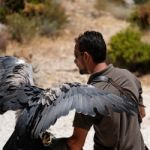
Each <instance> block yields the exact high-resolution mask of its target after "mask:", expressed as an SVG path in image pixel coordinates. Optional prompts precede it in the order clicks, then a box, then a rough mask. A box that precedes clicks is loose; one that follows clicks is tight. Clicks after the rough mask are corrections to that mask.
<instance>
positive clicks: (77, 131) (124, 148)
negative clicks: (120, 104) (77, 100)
mask: <svg viewBox="0 0 150 150" xmlns="http://www.w3.org/2000/svg"><path fill="white" fill-rule="evenodd" d="M74 55H75V61H74V62H75V64H76V65H77V67H78V68H79V71H80V74H86V73H88V74H91V76H90V78H89V80H88V84H93V85H94V86H96V87H97V88H99V89H100V90H104V91H107V92H110V93H114V94H117V95H119V96H120V95H121V92H120V90H119V88H120V87H121V89H125V91H128V94H129V95H131V97H132V98H133V100H136V101H137V102H138V103H141V104H143V101H142V96H141V94H142V88H141V84H140V82H139V81H138V79H137V78H136V77H135V76H134V75H133V74H132V73H130V72H129V71H128V70H126V69H120V68H116V67H114V66H113V65H112V64H110V65H107V63H106V44H105V41H104V39H103V37H102V35H101V33H99V32H95V31H86V32H84V33H83V34H81V35H79V37H78V38H76V39H75V50H74ZM99 76H105V77H108V78H110V79H111V80H112V81H113V83H115V85H117V86H114V85H113V84H111V83H110V82H106V81H99V82H94V80H95V79H96V78H97V77H99ZM138 115H139V116H140V117H137V116H136V115H135V116H129V115H127V114H126V113H125V112H123V113H115V112H112V111H111V110H110V114H109V115H108V116H107V117H104V116H102V115H100V114H97V116H96V117H94V118H92V117H89V116H85V115H82V114H78V113H76V114H75V118H74V122H73V126H74V132H73V135H72V136H71V137H70V138H69V139H68V141H67V143H68V146H69V149H70V150H81V149H82V148H83V146H84V142H85V139H86V136H87V134H88V131H89V130H90V127H91V126H92V125H93V126H94V130H95V135H94V150H145V146H144V141H143V138H142V135H141V132H140V124H139V122H141V119H140V118H143V117H144V116H145V111H144V108H143V107H142V106H141V107H139V113H138Z"/></svg>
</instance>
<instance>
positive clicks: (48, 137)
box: [41, 131, 54, 146]
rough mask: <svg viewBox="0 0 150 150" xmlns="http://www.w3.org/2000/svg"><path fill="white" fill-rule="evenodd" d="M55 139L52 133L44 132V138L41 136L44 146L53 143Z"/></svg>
mask: <svg viewBox="0 0 150 150" xmlns="http://www.w3.org/2000/svg"><path fill="white" fill-rule="evenodd" d="M53 138H54V135H53V134H51V133H50V132H47V131H46V132H44V133H42V136H41V140H42V143H43V145H44V146H48V145H50V144H51V143H52V140H53Z"/></svg>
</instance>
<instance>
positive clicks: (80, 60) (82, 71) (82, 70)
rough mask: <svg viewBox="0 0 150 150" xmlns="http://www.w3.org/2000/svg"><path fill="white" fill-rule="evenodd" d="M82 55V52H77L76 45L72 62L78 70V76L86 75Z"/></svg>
mask: <svg viewBox="0 0 150 150" xmlns="http://www.w3.org/2000/svg"><path fill="white" fill-rule="evenodd" d="M83 55H84V52H80V51H79V50H78V47H77V45H75V50H74V56H75V60H74V62H75V64H76V65H77V67H78V68H79V73H80V74H88V71H87V68H86V65H85V61H84V58H83Z"/></svg>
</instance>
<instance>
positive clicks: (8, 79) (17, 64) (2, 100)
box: [0, 56, 33, 114]
mask: <svg viewBox="0 0 150 150" xmlns="http://www.w3.org/2000/svg"><path fill="white" fill-rule="evenodd" d="M32 84H33V78H32V67H31V65H29V64H27V63H25V61H23V60H21V59H18V58H16V57H12V56H5V57H0V114H2V113H4V112H5V111H7V110H14V109H15V110H16V109H20V108H23V106H24V105H25V104H26V103H27V102H28V101H27V100H28V99H26V98H25V97H24V95H21V97H22V98H21V99H20V97H19V96H20V94H18V93H17V92H18V91H16V88H19V87H20V88H21V87H23V86H27V85H28V86H29V85H32ZM15 91H16V92H15ZM23 97H24V98H23Z"/></svg>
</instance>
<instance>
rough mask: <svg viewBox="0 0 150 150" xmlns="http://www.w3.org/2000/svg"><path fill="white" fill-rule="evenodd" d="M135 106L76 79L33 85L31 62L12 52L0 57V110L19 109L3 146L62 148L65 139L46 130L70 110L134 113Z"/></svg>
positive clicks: (25, 149) (10, 149) (9, 149)
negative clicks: (52, 85) (61, 82)
mask: <svg viewBox="0 0 150 150" xmlns="http://www.w3.org/2000/svg"><path fill="white" fill-rule="evenodd" d="M137 107H138V104H137V103H136V102H134V101H133V100H131V99H129V98H127V97H126V96H124V95H122V96H121V97H119V96H117V95H115V94H112V93H107V92H104V91H100V90H99V89H97V88H96V87H94V86H92V85H88V84H81V83H78V82H73V83H71V82H70V83H63V84H61V85H59V86H57V87H51V88H47V89H44V88H40V87H38V86H35V85H34V81H33V75H32V66H31V64H28V63H27V62H25V61H24V60H22V59H19V58H16V57H13V56H4V57H0V114H1V115H2V114H3V113H5V112H6V111H8V110H13V111H17V110H21V113H20V115H19V117H18V119H17V121H16V125H15V128H14V132H13V133H12V135H11V136H10V138H9V139H8V141H7V142H6V144H5V146H4V148H3V150H35V149H36V150H60V149H61V150H62V149H63V148H62V146H61V147H60V146H58V145H61V143H65V141H66V139H65V138H61V139H57V138H56V137H53V135H52V134H51V133H49V132H47V131H46V130H47V129H48V128H49V127H50V126H51V125H54V124H55V122H56V121H57V119H58V118H60V117H61V116H65V115H67V114H68V113H69V111H70V110H73V109H74V110H75V111H76V112H77V113H82V114H84V115H89V116H92V117H95V116H96V115H97V114H101V115H103V116H107V115H108V114H109V111H110V110H111V111H114V112H118V113H121V112H126V113H128V114H129V115H134V114H135V113H136V111H137ZM45 139H46V140H47V139H48V143H47V142H44V140H45ZM53 141H54V142H53ZM64 150H65V148H64Z"/></svg>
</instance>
